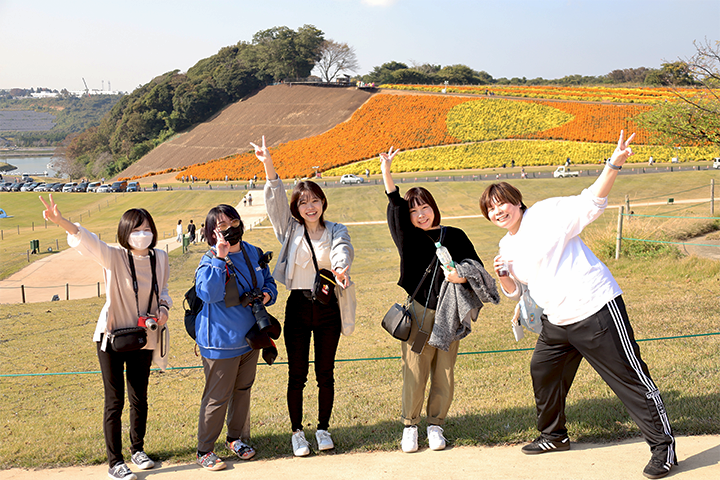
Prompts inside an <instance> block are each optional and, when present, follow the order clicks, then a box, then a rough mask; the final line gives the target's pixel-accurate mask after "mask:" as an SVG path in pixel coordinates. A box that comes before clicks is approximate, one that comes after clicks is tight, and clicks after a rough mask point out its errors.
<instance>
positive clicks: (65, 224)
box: [40, 193, 78, 235]
mask: <svg viewBox="0 0 720 480" xmlns="http://www.w3.org/2000/svg"><path fill="white" fill-rule="evenodd" d="M40 201H41V202H42V203H43V205H45V210H44V211H43V218H45V220H50V221H51V222H53V223H54V224H56V225H59V226H60V227H62V228H64V229H65V231H66V232H68V233H69V234H70V235H77V233H78V227H77V225H75V224H74V223H72V222H71V221H70V220H68V219H67V218H65V217H63V216H62V214H61V213H60V210H59V209H58V206H57V204H56V203H55V202H54V201H53V196H52V193H51V194H50V205H48V204H47V202H45V199H44V198H43V197H42V195H41V196H40Z"/></svg>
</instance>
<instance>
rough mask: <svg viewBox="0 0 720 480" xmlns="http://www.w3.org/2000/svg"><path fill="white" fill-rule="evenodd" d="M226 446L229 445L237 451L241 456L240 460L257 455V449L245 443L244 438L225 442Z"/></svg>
mask: <svg viewBox="0 0 720 480" xmlns="http://www.w3.org/2000/svg"><path fill="white" fill-rule="evenodd" d="M225 447H227V449H228V450H230V451H232V452H235V454H236V455H237V456H238V457H240V460H250V459H251V458H253V457H254V456H255V449H254V448H252V447H251V446H250V445H248V444H246V443H244V442H243V441H242V440H235V441H234V442H225Z"/></svg>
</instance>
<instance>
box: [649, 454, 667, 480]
mask: <svg viewBox="0 0 720 480" xmlns="http://www.w3.org/2000/svg"><path fill="white" fill-rule="evenodd" d="M671 468H672V464H670V463H669V462H666V461H665V460H663V459H662V458H659V457H652V458H651V459H650V461H649V462H648V464H647V465H646V466H645V469H644V470H643V475H645V476H646V477H647V478H663V477H664V476H665V475H667V474H668V473H670V469H671Z"/></svg>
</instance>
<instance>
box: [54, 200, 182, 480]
mask: <svg viewBox="0 0 720 480" xmlns="http://www.w3.org/2000/svg"><path fill="white" fill-rule="evenodd" d="M40 201H41V202H42V203H43V205H44V206H45V210H44V211H43V217H44V218H45V219H46V220H49V221H51V222H53V223H55V224H57V225H59V226H60V227H62V228H64V229H65V231H66V232H67V233H68V244H69V245H70V246H71V247H73V248H74V249H76V250H77V251H78V252H79V253H80V254H81V255H83V256H87V257H89V258H92V259H93V260H95V261H96V262H97V263H98V264H100V266H102V267H103V269H104V271H105V279H106V282H105V291H106V299H105V305H104V306H103V308H102V310H101V312H100V316H99V318H98V320H97V325H96V326H95V334H94V335H93V341H94V342H95V346H96V350H97V356H98V361H99V362H100V371H101V376H102V382H103V390H104V392H105V403H104V408H103V433H104V436H105V450H106V452H107V456H108V464H109V467H110V468H109V469H108V477H110V478H112V479H117V480H136V479H137V476H136V475H135V474H134V473H133V472H132V471H130V469H129V468H128V466H127V465H126V464H125V459H124V457H123V447H122V437H123V426H122V415H123V405H124V401H125V386H126V385H127V397H128V403H129V406H130V424H129V426H126V428H127V429H129V434H130V454H131V459H132V462H133V463H134V464H135V465H137V466H138V467H139V468H140V469H141V470H147V469H150V468H153V467H154V466H155V462H153V461H152V460H151V459H150V457H148V455H147V454H146V453H145V451H144V450H145V446H144V442H145V432H146V429H147V416H148V400H147V396H148V384H149V379H150V366H151V364H152V362H153V361H154V362H155V363H156V364H157V365H158V366H160V367H161V368H162V369H164V368H165V367H166V366H167V350H166V351H165V352H164V354H163V352H161V350H160V348H157V347H158V345H160V339H161V336H163V335H165V332H166V331H167V330H166V329H165V327H164V326H165V324H166V323H167V320H168V311H169V308H170V307H171V306H172V300H171V299H170V295H169V294H168V278H169V270H170V266H169V262H168V255H167V253H165V251H164V250H162V249H158V248H155V245H156V243H157V229H156V228H155V222H154V221H153V218H152V216H150V214H149V213H148V212H147V210H145V209H142V208H133V209H130V210H128V211H126V212H125V213H123V215H122V217H121V218H120V223H119V224H118V230H117V235H118V240H119V243H120V246H119V247H115V246H110V245H107V244H106V243H105V242H103V241H101V240H100V239H99V238H98V237H97V235H95V234H94V233H91V232H90V231H88V230H86V229H85V228H84V227H81V226H79V225H76V224H75V223H72V222H70V221H69V220H67V219H66V218H65V217H63V216H62V214H61V213H60V210H59V209H58V207H57V205H56V204H55V202H54V201H53V197H52V195H50V203H49V204H48V203H47V202H45V200H44V199H43V198H42V197H40ZM133 286H134V287H133ZM150 317H152V319H153V320H154V321H155V322H156V325H157V326H158V328H157V329H156V330H154V331H153V330H150V329H146V330H141V331H140V332H137V334H136V335H134V337H135V338H137V339H138V340H137V341H136V342H132V348H133V349H131V350H124V349H123V350H120V349H119V343H115V342H114V341H112V340H109V337H110V335H111V334H113V333H114V332H117V331H118V330H120V329H127V328H131V327H136V328H138V327H146V325H147V322H148V320H147V319H148V318H150ZM141 318H142V319H143V320H142V324H141V323H140V319H141ZM137 335H139V337H137ZM143 337H144V341H143ZM128 348H130V347H128ZM69 353H72V352H69ZM167 407H168V408H170V407H171V406H167ZM158 408H163V406H162V405H158ZM49 428H50V427H49Z"/></svg>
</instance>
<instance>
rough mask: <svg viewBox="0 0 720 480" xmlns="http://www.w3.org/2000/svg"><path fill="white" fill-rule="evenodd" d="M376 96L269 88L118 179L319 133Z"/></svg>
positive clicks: (314, 88)
mask: <svg viewBox="0 0 720 480" xmlns="http://www.w3.org/2000/svg"><path fill="white" fill-rule="evenodd" d="M371 95H372V93H371V92H368V91H366V90H358V89H356V88H354V87H351V88H337V87H335V88H330V87H319V86H306V85H289V84H283V85H273V86H269V87H265V88H264V89H262V90H260V91H259V92H257V93H256V94H255V95H252V96H250V97H247V98H245V99H244V100H242V101H240V102H237V103H234V104H232V105H229V106H227V107H226V108H225V109H223V110H222V111H221V112H220V113H218V114H217V115H216V116H215V117H213V118H212V119H210V120H209V121H207V122H205V123H202V124H200V125H196V126H195V127H193V128H192V129H190V130H189V131H187V132H185V133H182V134H180V135H179V136H177V137H175V138H174V139H172V140H170V141H168V142H165V143H164V144H162V145H160V146H158V147H157V148H155V149H154V150H153V151H151V152H150V153H148V154H147V155H145V156H144V157H143V158H141V159H140V160H139V161H138V162H136V163H135V164H133V165H131V166H130V167H128V168H127V169H126V170H125V171H123V172H122V173H120V175H119V177H131V176H133V175H143V174H146V173H149V172H157V171H161V170H164V169H167V168H177V167H185V166H189V165H193V164H196V163H202V162H207V161H208V160H213V159H216V158H221V157H225V156H227V155H232V154H234V153H238V152H244V151H248V150H249V149H250V142H258V141H260V138H261V136H262V135H265V136H266V138H267V140H268V142H269V146H277V145H279V144H281V143H285V142H288V141H290V140H297V139H300V138H305V137H310V136H314V135H319V134H321V133H323V132H325V131H327V130H329V129H331V128H332V127H334V126H335V125H337V124H339V123H342V122H344V121H346V120H347V119H349V118H350V116H351V115H352V114H353V112H354V111H355V110H357V109H358V108H359V107H360V106H361V105H362V104H363V103H365V101H366V100H367V99H368V98H370V96H371Z"/></svg>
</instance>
